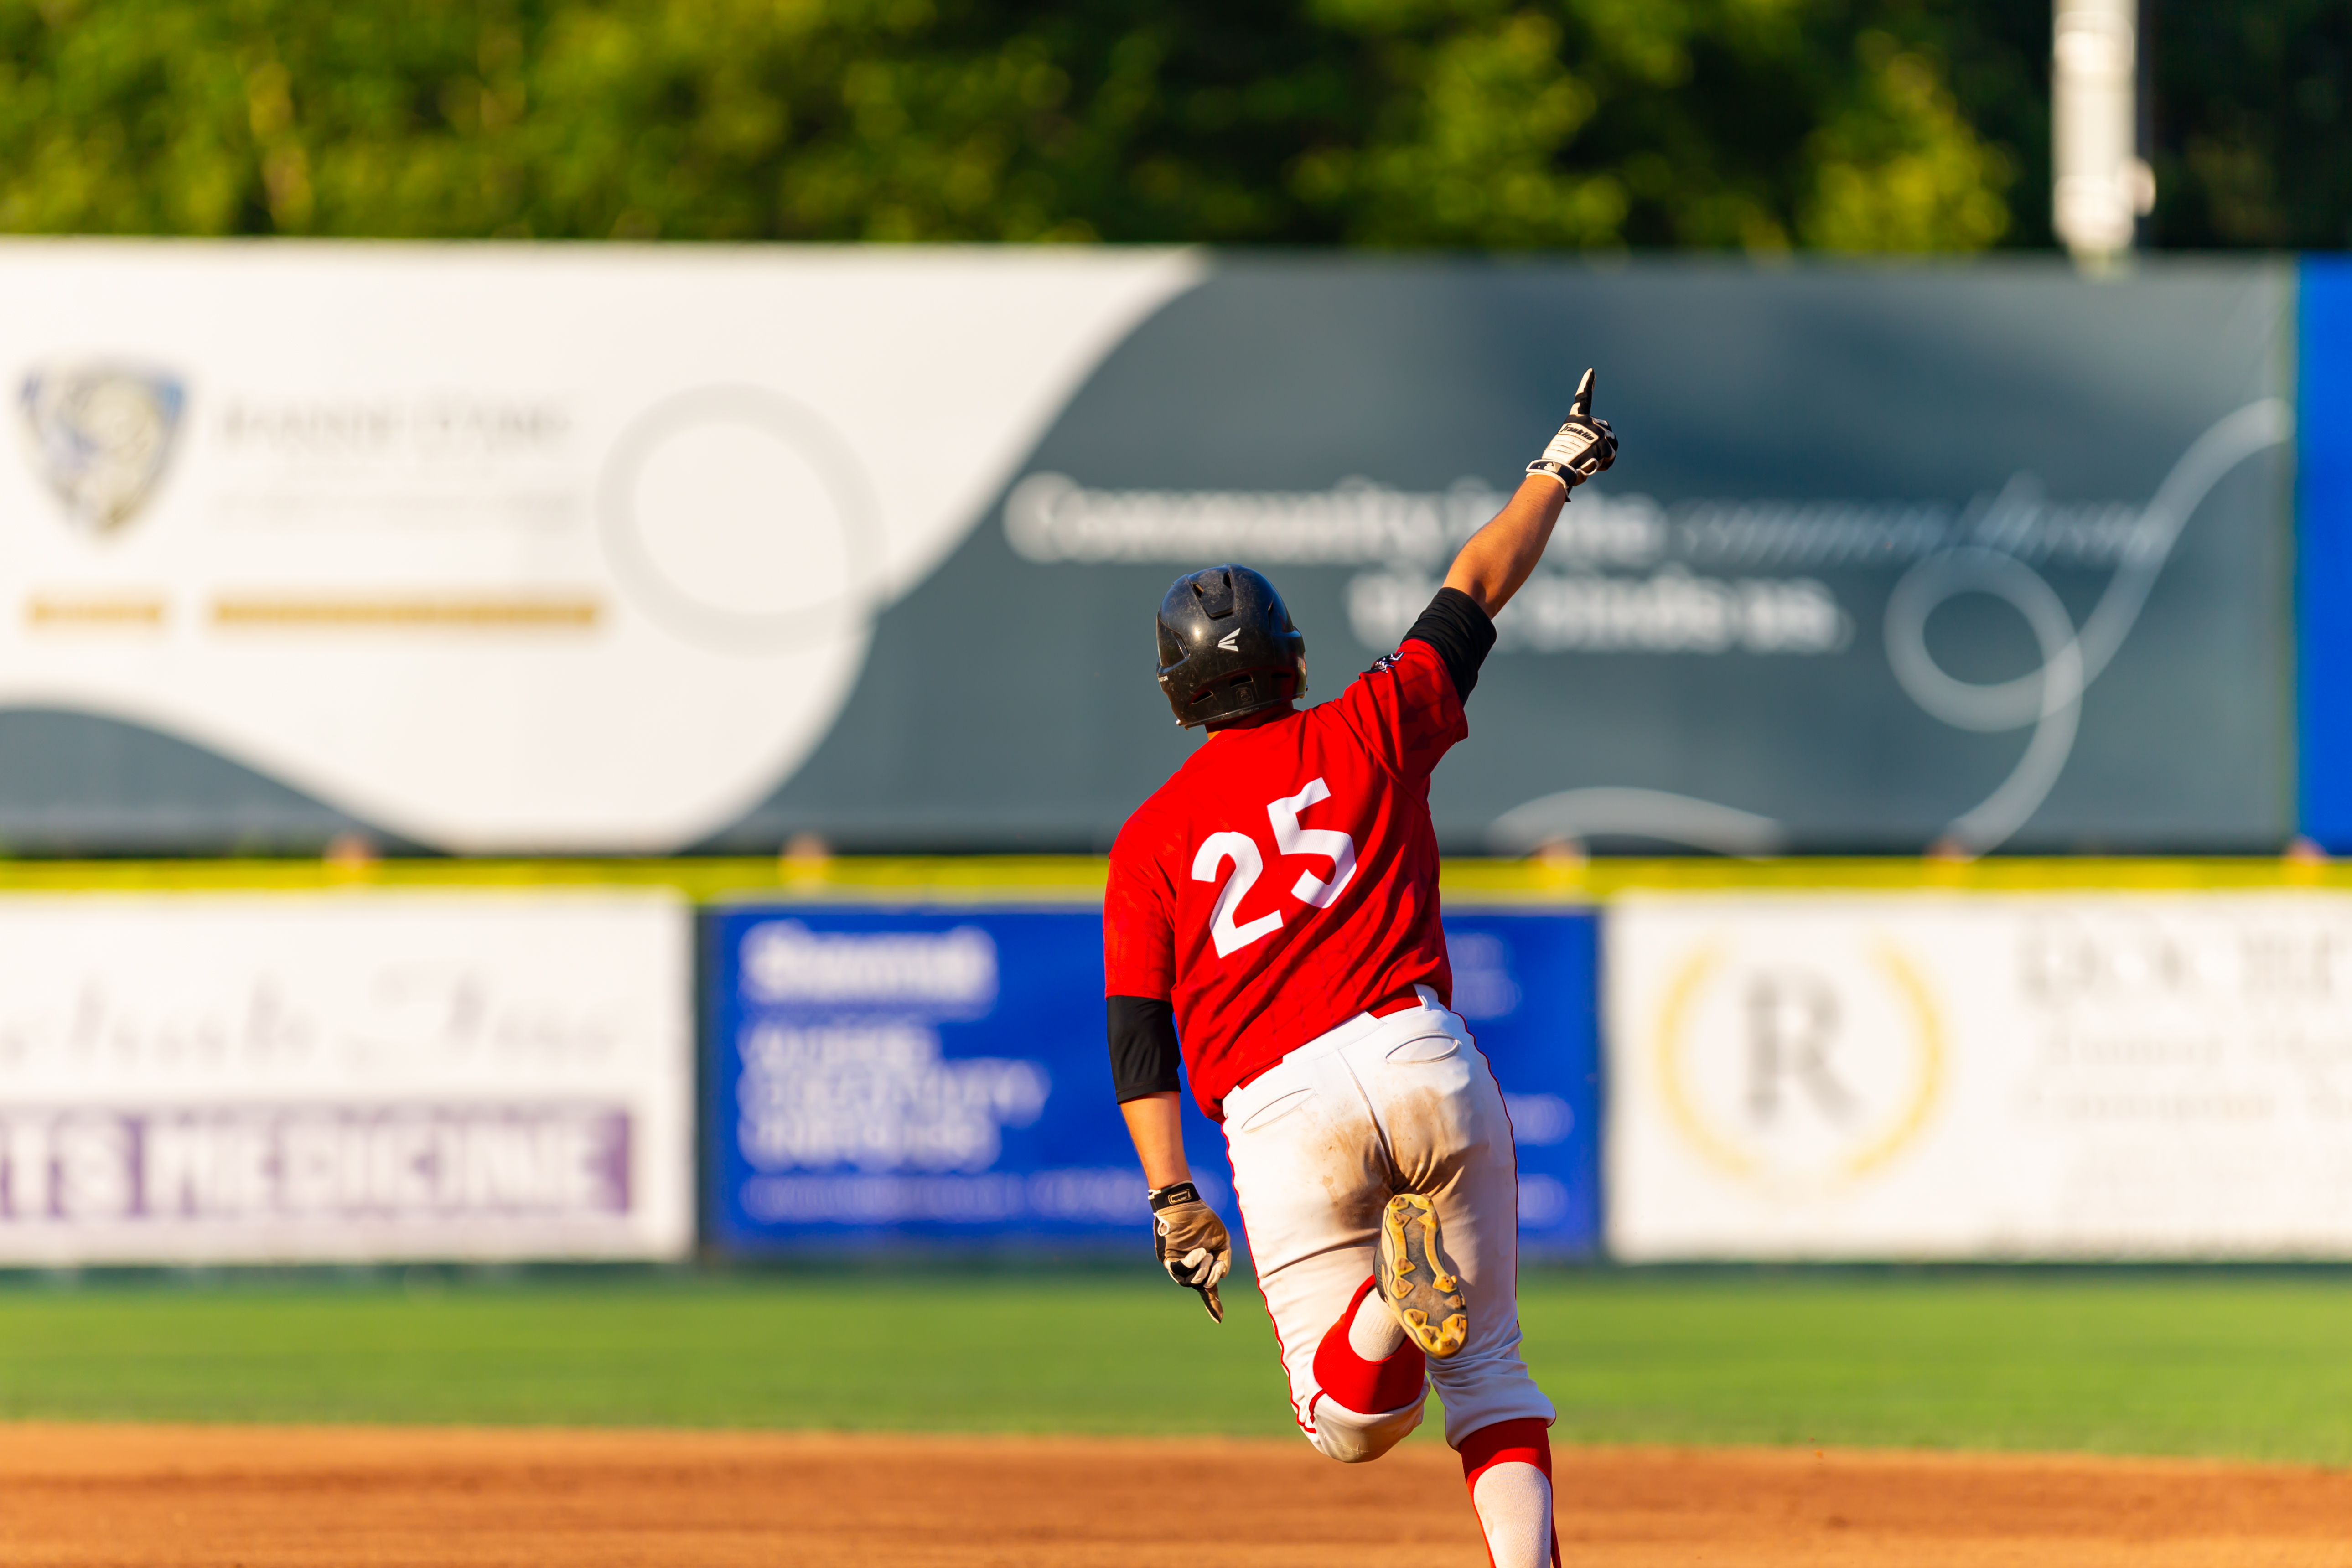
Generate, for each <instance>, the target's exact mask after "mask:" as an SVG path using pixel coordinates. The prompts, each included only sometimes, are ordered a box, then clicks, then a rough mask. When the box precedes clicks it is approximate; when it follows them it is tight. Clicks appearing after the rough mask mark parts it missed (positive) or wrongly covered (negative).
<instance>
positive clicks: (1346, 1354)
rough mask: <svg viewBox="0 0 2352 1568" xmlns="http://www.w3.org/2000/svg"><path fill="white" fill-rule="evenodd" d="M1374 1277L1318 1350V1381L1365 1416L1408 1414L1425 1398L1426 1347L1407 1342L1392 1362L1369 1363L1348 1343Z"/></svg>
mask: <svg viewBox="0 0 2352 1568" xmlns="http://www.w3.org/2000/svg"><path fill="white" fill-rule="evenodd" d="M1372 1284H1373V1282H1372V1281H1371V1280H1370V1279H1366V1280H1365V1281H1364V1282H1363V1284H1362V1285H1360V1286H1359V1287H1358V1288H1357V1290H1356V1296H1355V1300H1351V1301H1349V1303H1348V1310H1346V1311H1344V1312H1342V1313H1340V1314H1339V1321H1338V1322H1336V1323H1334V1324H1332V1325H1331V1327H1330V1329H1329V1331H1327V1332H1326V1333H1325V1334H1324V1336H1323V1342H1322V1343H1321V1344H1319V1345H1317V1346H1316V1347H1315V1381H1316V1382H1317V1383H1318V1384H1322V1387H1323V1392H1324V1394H1325V1395H1326V1396H1328V1397H1329V1398H1332V1399H1336V1400H1338V1401H1339V1403H1340V1404H1342V1405H1346V1406H1347V1407H1348V1408H1349V1409H1350V1410H1353V1411H1355V1412H1356V1413H1357V1414H1358V1415H1381V1413H1382V1412H1384V1411H1390V1410H1402V1409H1403V1408H1404V1407H1405V1406H1406V1405H1411V1404H1412V1402H1413V1401H1414V1400H1416V1399H1418V1398H1420V1397H1421V1383H1422V1374H1423V1371H1424V1369H1425V1368H1426V1367H1427V1366H1428V1364H1429V1358H1428V1357H1426V1356H1424V1355H1423V1354H1422V1353H1421V1347H1420V1346H1419V1345H1417V1344H1415V1343H1413V1342H1412V1340H1411V1339H1407V1340H1406V1341H1405V1342H1403V1343H1402V1344H1401V1345H1399V1346H1398V1347H1397V1350H1396V1353H1395V1354H1393V1355H1391V1356H1390V1357H1389V1358H1388V1359H1387V1360H1386V1361H1366V1360H1365V1359H1364V1358H1363V1357H1362V1356H1360V1355H1358V1354H1357V1353H1356V1347H1355V1346H1353V1345H1351V1344H1349V1342H1348V1330H1349V1326H1350V1325H1351V1324H1353V1323H1354V1322H1355V1321H1356V1309H1357V1308H1359V1307H1360V1306H1362V1305H1363V1304H1364V1298H1365V1297H1367V1296H1369V1295H1370V1294H1371V1293H1372Z"/></svg>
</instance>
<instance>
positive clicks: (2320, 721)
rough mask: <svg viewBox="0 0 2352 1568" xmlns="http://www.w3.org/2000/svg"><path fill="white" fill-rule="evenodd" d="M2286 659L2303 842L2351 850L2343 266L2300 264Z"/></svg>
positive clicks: (2350, 272) (2351, 583) (2347, 332)
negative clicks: (2292, 648)
mask: <svg viewBox="0 0 2352 1568" xmlns="http://www.w3.org/2000/svg"><path fill="white" fill-rule="evenodd" d="M2302 284H2303V287H2302V289H2301V305H2302V309H2301V311H2300V317H2301V321H2300V329H2301V330H2300V343H2299V353H2298V354H2297V360H2298V375H2297V381H2298V386H2297V388H2296V398H2295V405H2296V406H2295V424H2296V428H2297V434H2298V437H2299V448H2300V449H2299V451H2298V453H2297V457H2298V463H2297V468H2296V475H2295V484H2296V489H2298V490H2299V491H2300V492H2301V493H2300V494H2299V495H2298V496H2297V498H2296V501H2297V504H2296V508H2295V512H2296V523H2295V609H2296V619H2297V626H2298V629H2299V637H2298V639H2297V641H2298V646H2297V648H2296V656H2297V657H2296V659H2295V688H2296V705H2297V707H2298V709H2299V710H2300V712H2299V714H2298V718H2299V721H2300V722H2299V724H2298V731H2299V735H2298V738H2299V740H2300V742H2301V746H2300V749H2299V763H2300V765H2299V767H2298V770H2297V771H2298V773H2300V775H2301V776H2300V778H2299V780H2298V783H2299V785H2300V789H2299V793H2300V795H2301V796H2302V803H2301V811H2300V813H2299V816H2301V819H2302V828H2303V834H2304V837H2306V838H2310V839H2312V840H2314V841H2315V842H2317V843H2318V844H2320V845H2322V846H2323V847H2326V849H2327V850H2328V852H2329V853H2331V854H2336V855H2343V854H2347V853H2352V261H2347V260H2345V259H2344V258H2338V257H2332V256H2331V257H2309V258H2305V260H2304V263H2303V279H2302Z"/></svg>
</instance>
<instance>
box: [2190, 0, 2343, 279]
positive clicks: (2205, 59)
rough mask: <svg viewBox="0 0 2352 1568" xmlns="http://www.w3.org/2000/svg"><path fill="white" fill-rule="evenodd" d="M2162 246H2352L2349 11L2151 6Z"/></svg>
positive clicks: (2339, 1) (2286, 0)
mask: <svg viewBox="0 0 2352 1568" xmlns="http://www.w3.org/2000/svg"><path fill="white" fill-rule="evenodd" d="M2149 3H2150V11H2149V14H2148V16H2147V38H2148V46H2149V47H2150V48H2151V50H2152V51H2153V55H2154V58H2155V88H2156V92H2155V101H2154V104H2153V110H2154V113H2153V116H2152V118H2153V121H2154V124H2155V131H2156V156H2155V158H2154V160H2153V162H2154V163H2155V164H2156V184H2157V206H2156V212H2155V215H2154V217H2153V219H2152V221H2151V224H2150V228H2151V229H2152V231H2153V235H2154V237H2155V240H2156V242H2157V243H2158V244H2159V245H2165V246H2178V247H2227V246H2296V247H2321V248H2329V249H2336V248H2341V247H2345V246H2347V245H2352V5H2345V4H2344V3H2343V0H2236V3H2231V0H2199V3H2196V4H2191V3H2189V0H2162V3H2161V4H2156V3H2154V0H2149Z"/></svg>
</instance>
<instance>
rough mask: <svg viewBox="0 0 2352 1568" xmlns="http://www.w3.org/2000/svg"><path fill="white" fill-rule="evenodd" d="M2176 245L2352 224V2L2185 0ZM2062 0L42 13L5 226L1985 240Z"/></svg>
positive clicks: (285, 0) (2163, 134)
mask: <svg viewBox="0 0 2352 1568" xmlns="http://www.w3.org/2000/svg"><path fill="white" fill-rule="evenodd" d="M2146 11H2147V29H2146V31H2147V44H2146V50H2147V58H2149V59H2150V60H2151V61H2152V62H2153V64H2152V67H2151V69H2152V71H2153V80H2154V94H2153V98H2152V100H2151V123H2152V125H2153V128H2154V137H2155V147H2156V163H2157V170H2158V185H2159V199H2158V209H2157V214H2156V216H2155V218H2154V220H2153V222H2152V225H2151V227H2150V233H2151V235H2152V237H2154V239H2155V240H2156V241H2157V242H2158V243H2160V244H2164V245H2169V246H2286V245H2305V246H2331V247H2332V246H2341V245H2345V244H2347V243H2352V135H2347V131H2352V87H2347V85H2346V84H2347V82H2352V9H2347V7H2346V6H2344V5H2341V4H2338V3H2336V0H2226V3H2225V0H2147V4H2146ZM2049 49H2050V6H2049V0H1030V3H1028V4H1023V5H1012V4H1008V3H1006V0H462V3H459V0H336V3H335V4H332V5H327V4H322V3H320V0H0V230H6V231H13V232H18V233H119V234H192V235H232V234H235V235H257V234H296V235H301V234H310V235H341V236H383V237H499V236H502V237H533V236H535V237H544V238H554V237H575V238H612V237H618V238H640V239H645V238H667V239H732V240H749V239H825V240H935V241H936V240H1024V241H1034V240H1089V239H1106V240H1124V241H1211V242H1223V243H1265V244H1304V245H1328V244H1349V245H1371V246H1412V247H1484V248H1502V249H1510V248H1528V247H1538V248H1541V247H1602V248H1608V247H1627V246H1633V247H1668V246H1682V247H1716V248H1735V249H1746V250H1749V251H1774V250H1780V249H1783V248H1786V247H1793V246H1802V247H1812V248H1825V249H1832V250H1975V249H1980V248H1983V247H1988V246H1992V245H2046V244H2048V243H2049V241H2050V226H2049V214H2048V206H2049V203H2048V199H2047V195H2046V193H2047V190H2048V184H2049V128H2048V127H2049V103H2048V65H2047V60H2048V56H2049Z"/></svg>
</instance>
